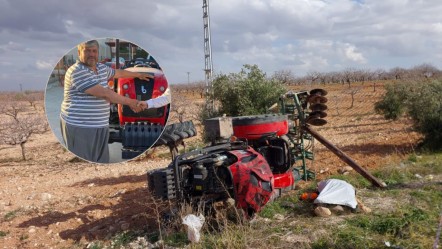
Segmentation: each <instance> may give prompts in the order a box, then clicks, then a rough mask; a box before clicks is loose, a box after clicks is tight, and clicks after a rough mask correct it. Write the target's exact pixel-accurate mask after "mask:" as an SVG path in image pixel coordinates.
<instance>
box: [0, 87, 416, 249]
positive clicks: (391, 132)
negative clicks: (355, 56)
mask: <svg viewBox="0 0 442 249" xmlns="http://www.w3.org/2000/svg"><path fill="white" fill-rule="evenodd" d="M354 87H357V88H352V89H356V90H357V93H356V94H355V95H354V97H355V101H354V105H353V107H352V108H350V106H351V94H349V88H348V86H347V85H345V86H341V85H339V86H333V87H330V86H325V87H323V88H325V89H326V90H327V91H328V92H329V93H328V96H327V97H328V99H329V102H328V103H327V105H328V106H329V110H328V117H327V118H326V119H327V121H328V124H327V125H325V126H322V127H315V128H314V129H315V130H317V131H318V132H319V133H320V134H321V135H323V136H324V137H325V138H326V139H328V140H329V141H330V142H332V143H333V144H335V145H336V146H337V147H339V148H340V149H342V151H344V152H345V153H346V154H348V155H349V156H350V157H351V158H352V159H354V161H356V162H357V163H359V164H360V165H361V166H362V167H364V168H366V169H367V170H368V171H370V170H373V169H375V168H377V167H380V166H382V165H385V164H388V163H395V162H397V161H398V160H399V159H400V158H401V157H403V156H404V155H406V154H407V153H410V152H412V151H413V147H414V146H415V145H416V144H417V141H418V140H419V138H420V136H419V135H418V134H417V133H415V132H413V130H412V128H411V121H410V120H408V119H406V118H402V119H400V120H397V121H386V120H384V119H383V117H382V116H380V115H377V114H375V113H374V111H373V104H374V102H375V101H377V100H378V99H379V97H380V96H381V95H382V93H383V89H382V87H381V86H377V89H376V91H374V88H373V85H372V84H369V83H366V84H365V85H358V86H354ZM293 89H294V90H301V89H297V87H293ZM304 89H305V88H304ZM307 90H309V87H307ZM173 98H174V99H176V100H177V101H176V103H177V104H179V105H182V109H180V112H181V113H184V119H186V120H188V119H195V117H196V112H197V110H198V107H199V106H201V103H202V102H203V101H202V99H200V97H199V94H198V93H195V94H193V93H189V92H187V93H174V95H173ZM195 99H196V100H195ZM178 100H179V101H178ZM175 109H176V108H175ZM171 119H172V121H174V120H177V112H176V111H173V112H172V115H171ZM195 123H196V124H198V122H197V121H196V120H195ZM197 143H200V142H199V138H193V139H191V140H190V141H188V142H187V144H188V145H192V144H197ZM26 151H27V156H28V160H27V161H21V151H20V147H19V146H6V145H0V219H1V225H0V232H1V234H0V245H1V246H0V247H3V248H72V247H74V248H76V247H78V248H83V247H86V246H87V245H88V243H90V242H91V241H93V240H108V239H109V238H111V237H112V236H114V235H115V234H119V233H121V232H123V231H126V230H153V229H155V228H154V227H151V226H152V224H155V222H154V220H155V219H156V215H155V208H154V207H155V205H154V203H153V201H152V199H151V197H150V196H149V194H148V192H147V183H146V172H147V171H148V170H149V169H153V168H158V167H166V166H167V165H168V164H169V162H170V160H169V159H164V157H159V156H155V155H159V154H161V153H163V154H164V153H166V152H167V150H166V149H164V148H162V149H161V148H160V149H158V150H157V151H156V152H155V153H153V155H151V156H149V157H147V158H144V159H138V160H134V161H130V162H124V163H118V164H110V165H99V164H91V163H85V162H82V161H80V160H78V159H76V158H75V157H74V156H73V155H72V154H71V153H70V152H68V151H66V150H65V149H64V148H63V146H61V145H60V144H59V142H58V141H57V139H56V138H55V136H54V135H53V134H52V133H51V132H47V133H45V134H42V135H34V136H32V137H31V139H30V141H29V142H28V143H27V144H26ZM314 152H315V160H314V161H313V163H310V164H309V165H310V168H311V169H312V170H313V171H315V172H316V173H317V177H318V178H319V179H323V178H326V177H327V176H328V175H329V174H331V173H335V172H337V171H338V170H339V169H340V168H343V167H345V166H346V165H345V163H344V162H342V161H341V160H340V159H339V158H337V157H336V156H335V155H334V154H333V153H331V152H330V151H328V150H327V149H326V148H325V147H324V146H322V145H321V144H319V143H318V142H316V143H315V144H314Z"/></svg>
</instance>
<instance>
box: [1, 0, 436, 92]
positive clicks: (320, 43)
mask: <svg viewBox="0 0 442 249" xmlns="http://www.w3.org/2000/svg"><path fill="white" fill-rule="evenodd" d="M441 13H442V2H441V1H440V0H409V1H407V0H322V1H321V0H210V18H211V29H212V30H211V31H212V50H213V54H212V56H213V64H214V73H215V74H217V73H229V72H238V71H239V70H240V68H241V67H242V65H243V64H257V65H259V67H260V68H261V69H263V70H264V71H265V72H267V74H268V75H272V74H273V73H274V72H275V71H279V70H291V71H292V72H293V74H294V75H296V76H302V75H305V74H306V73H308V72H310V71H320V72H328V71H339V70H342V69H345V68H348V67H352V68H363V69H377V68H383V69H386V70H388V69H390V68H393V67H404V68H410V67H413V66H415V65H419V64H422V63H428V64H432V65H433V66H436V67H438V68H439V69H442V15H441ZM102 37H117V38H121V39H125V40H129V41H131V42H133V43H135V44H138V45H139V46H141V47H142V48H144V49H145V50H147V51H149V52H150V53H151V54H152V55H153V56H154V57H155V58H156V59H157V61H158V62H159V64H160V65H161V66H162V67H163V69H164V71H165V73H166V77H167V78H168V79H169V82H170V83H173V84H176V83H186V82H187V72H190V81H197V80H203V79H204V72H203V69H204V47H203V44H204V43H203V19H202V0H161V1H153V0H131V1H110V0H108V1H102V0H87V1H86V0H77V1H59V0H41V1H35V0H0V87H1V89H2V90H9V91H14V90H20V87H19V85H20V84H22V87H23V89H24V90H27V89H44V88H45V86H46V82H47V79H48V77H49V75H50V73H51V71H52V69H53V67H54V66H55V64H56V62H57V61H58V60H59V59H60V58H61V57H62V56H63V55H64V54H65V53H67V52H68V51H69V50H70V49H72V48H73V47H74V46H76V45H77V44H78V43H80V42H82V41H85V40H88V39H91V38H102Z"/></svg>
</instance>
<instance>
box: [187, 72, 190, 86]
mask: <svg viewBox="0 0 442 249" xmlns="http://www.w3.org/2000/svg"><path fill="white" fill-rule="evenodd" d="M187 84H190V72H187Z"/></svg>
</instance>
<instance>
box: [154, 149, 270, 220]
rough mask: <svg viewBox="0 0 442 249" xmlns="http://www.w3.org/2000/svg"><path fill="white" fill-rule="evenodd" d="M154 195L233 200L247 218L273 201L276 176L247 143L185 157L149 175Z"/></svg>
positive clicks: (202, 199) (208, 202)
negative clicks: (244, 212) (271, 199)
mask: <svg viewBox="0 0 442 249" xmlns="http://www.w3.org/2000/svg"><path fill="white" fill-rule="evenodd" d="M148 184H149V189H150V190H151V192H152V193H153V194H154V195H155V196H157V197H162V198H164V199H177V200H187V201H194V202H195V201H196V202H203V203H205V204H210V203H213V202H217V201H221V200H225V199H227V198H233V199H235V201H236V206H237V207H238V208H242V209H244V210H245V211H247V214H248V215H252V214H253V213H256V212H259V211H260V210H261V208H262V207H263V206H264V205H265V204H266V203H267V202H268V201H269V200H270V198H271V195H272V192H273V187H272V186H273V175H272V172H271V170H270V166H269V165H268V164H267V161H266V160H265V159H264V157H263V156H262V155H261V154H260V153H258V152H256V151H255V150H254V149H253V148H251V147H249V146H248V145H247V143H246V142H244V141H239V142H229V143H223V144H218V145H214V146H211V147H206V148H204V149H201V150H196V151H191V152H189V153H185V154H182V155H180V156H178V157H176V158H175V159H174V161H173V162H172V163H171V164H170V165H169V166H168V167H167V168H164V169H159V170H154V171H150V172H148Z"/></svg>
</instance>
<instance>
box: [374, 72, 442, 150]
mask: <svg viewBox="0 0 442 249" xmlns="http://www.w3.org/2000/svg"><path fill="white" fill-rule="evenodd" d="M441 92H442V81H441V80H435V81H432V82H401V83H396V84H390V85H387V86H386V93H385V96H384V97H383V99H382V100H380V101H379V102H377V103H376V105H375V110H376V111H377V112H378V113H381V114H383V115H384V117H385V118H387V119H397V118H399V117H400V116H401V115H403V114H408V115H409V116H410V117H411V118H412V119H413V121H414V127H415V128H416V130H417V131H418V132H420V133H422V134H423V135H424V141H423V142H424V145H426V146H427V147H428V148H430V149H436V150H438V149H442V99H441V98H440V93H441Z"/></svg>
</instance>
